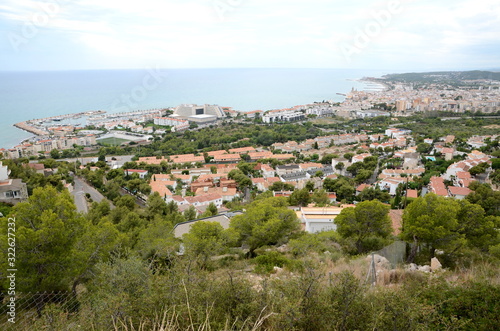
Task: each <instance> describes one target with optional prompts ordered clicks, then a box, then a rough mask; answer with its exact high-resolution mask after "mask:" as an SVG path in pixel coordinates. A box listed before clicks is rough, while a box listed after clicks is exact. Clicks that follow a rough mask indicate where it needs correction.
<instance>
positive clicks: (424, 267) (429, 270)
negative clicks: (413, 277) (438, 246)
mask: <svg viewBox="0 0 500 331" xmlns="http://www.w3.org/2000/svg"><path fill="white" fill-rule="evenodd" d="M418 270H419V271H423V272H431V267H430V266H428V265H423V266H419V267H418Z"/></svg>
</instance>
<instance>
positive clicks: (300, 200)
mask: <svg viewBox="0 0 500 331" xmlns="http://www.w3.org/2000/svg"><path fill="white" fill-rule="evenodd" d="M310 202H311V194H310V193H309V190H308V189H307V188H306V187H304V188H303V189H300V190H296V191H293V193H292V195H290V205H292V206H301V207H303V206H307V205H308V204H309V203H310Z"/></svg>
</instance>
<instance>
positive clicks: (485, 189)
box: [466, 182, 500, 216]
mask: <svg viewBox="0 0 500 331" xmlns="http://www.w3.org/2000/svg"><path fill="white" fill-rule="evenodd" d="M469 188H470V189H471V190H472V191H473V192H471V193H469V195H468V196H467V197H466V199H467V200H468V201H469V202H471V203H475V204H478V205H480V206H481V207H483V209H484V211H485V212H486V214H487V215H495V216H500V191H493V189H492V188H491V186H489V185H488V184H480V183H479V182H472V183H471V184H470V185H469Z"/></svg>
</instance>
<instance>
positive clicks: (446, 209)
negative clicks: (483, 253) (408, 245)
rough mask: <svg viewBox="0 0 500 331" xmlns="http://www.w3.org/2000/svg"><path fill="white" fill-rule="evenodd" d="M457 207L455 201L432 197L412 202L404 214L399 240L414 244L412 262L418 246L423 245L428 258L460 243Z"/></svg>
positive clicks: (458, 208)
mask: <svg viewBox="0 0 500 331" xmlns="http://www.w3.org/2000/svg"><path fill="white" fill-rule="evenodd" d="M459 211H460V205H459V203H458V202H457V201H456V200H452V199H446V198H444V197H440V196H437V195H435V194H433V193H428V194H426V195H425V197H423V198H422V197H421V198H417V199H415V200H414V201H413V202H412V203H411V204H410V205H409V206H408V207H406V209H405V211H404V213H403V230H402V232H401V237H402V238H403V239H404V240H406V241H408V242H413V243H414V251H412V254H411V255H410V260H411V259H413V258H414V255H415V253H416V248H417V246H418V245H419V244H426V245H427V247H429V249H430V254H431V256H430V257H431V258H432V257H434V251H435V249H436V248H439V249H447V248H449V247H450V245H451V244H452V243H453V242H455V241H456V240H457V239H459V238H458V237H459V235H458V233H457V231H456V230H457V228H458V213H459Z"/></svg>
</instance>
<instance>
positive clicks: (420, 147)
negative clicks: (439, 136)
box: [417, 143, 432, 154]
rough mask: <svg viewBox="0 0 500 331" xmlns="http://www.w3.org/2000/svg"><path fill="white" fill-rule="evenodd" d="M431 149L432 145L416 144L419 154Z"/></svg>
mask: <svg viewBox="0 0 500 331" xmlns="http://www.w3.org/2000/svg"><path fill="white" fill-rule="evenodd" d="M431 149H432V145H430V144H428V143H420V144H418V145H417V152H418V153H420V154H426V153H429V152H430V151H431Z"/></svg>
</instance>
